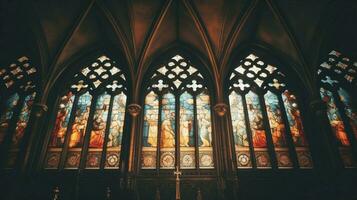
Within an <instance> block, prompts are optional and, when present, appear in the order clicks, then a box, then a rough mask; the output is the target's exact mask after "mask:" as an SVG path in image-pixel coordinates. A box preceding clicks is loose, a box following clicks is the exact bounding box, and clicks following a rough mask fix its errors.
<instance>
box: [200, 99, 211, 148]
mask: <svg viewBox="0 0 357 200" xmlns="http://www.w3.org/2000/svg"><path fill="white" fill-rule="evenodd" d="M196 106H197V123H198V130H199V131H198V132H199V136H200V143H201V144H200V147H210V146H211V145H212V128H211V112H210V104H209V96H208V95H206V94H200V95H198V96H197V105H196Z"/></svg>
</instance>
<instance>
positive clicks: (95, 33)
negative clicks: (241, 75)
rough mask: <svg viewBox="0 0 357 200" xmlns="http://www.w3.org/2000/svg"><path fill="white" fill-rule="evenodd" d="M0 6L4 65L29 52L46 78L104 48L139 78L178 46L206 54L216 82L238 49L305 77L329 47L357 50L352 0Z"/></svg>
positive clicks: (104, 0)
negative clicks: (275, 58)
mask: <svg viewBox="0 0 357 200" xmlns="http://www.w3.org/2000/svg"><path fill="white" fill-rule="evenodd" d="M0 7H1V10H0V11H1V12H0V13H2V14H1V16H0V17H1V22H2V23H1V24H2V25H1V28H0V30H1V32H0V34H1V35H0V36H1V37H0V46H1V47H2V50H3V51H2V55H0V61H6V60H8V59H13V58H15V57H17V56H20V55H22V54H24V55H26V54H30V55H32V56H33V57H34V59H36V60H37V61H38V64H39V65H40V68H41V71H42V75H43V77H52V75H51V74H57V73H59V72H61V70H63V69H62V68H63V67H64V66H65V65H66V63H68V62H69V61H70V60H71V59H73V57H76V56H78V55H83V52H87V51H89V50H90V49H95V48H97V47H106V46H117V47H118V49H120V51H121V52H122V54H123V55H124V56H125V60H126V62H127V63H128V67H129V68H130V71H131V73H132V74H131V76H132V78H133V80H135V79H139V78H140V76H142V73H144V72H145V71H146V69H147V67H148V65H149V64H150V62H151V61H152V60H153V59H155V58H157V56H158V55H159V54H160V53H162V52H164V51H165V49H167V48H168V47H170V46H171V45H172V44H175V43H180V44H184V45H186V46H187V48H189V49H191V50H192V51H194V52H197V53H198V54H200V55H202V57H203V59H205V60H207V63H208V64H209V66H210V71H211V73H212V74H213V76H214V77H216V79H220V78H222V77H221V76H222V74H224V71H225V70H226V68H227V67H229V66H228V64H229V61H230V59H232V56H233V54H232V52H234V51H235V50H236V49H244V48H246V47H247V46H249V45H251V44H258V45H261V46H263V47H265V48H266V49H269V50H271V52H275V54H276V55H279V56H280V57H281V59H285V60H288V62H290V63H293V64H292V65H295V66H296V69H295V70H296V71H298V72H299V71H301V73H302V74H305V75H306V74H307V76H309V73H310V75H311V72H309V68H311V67H313V66H315V65H317V63H318V62H319V59H320V57H321V56H322V55H324V54H327V52H328V51H330V50H331V49H338V50H341V51H345V52H349V53H351V54H353V53H354V54H355V53H356V52H357V45H356V44H357V37H356V25H355V22H356V21H357V2H356V1H353V0H351V1H338V0H336V1H327V0H314V1H311V0H232V1H228V0H226V1H222V0H152V1H148V0H121V1H115V0H76V1H73V0H61V1H54V0H50V1H49V0H33V1H24V2H23V1H9V0H7V1H6V0H5V1H2V4H1V6H0ZM1 64H3V63H1ZM311 71H313V70H311ZM46 74H48V75H46ZM53 76H54V75H53ZM49 79H50V78H49Z"/></svg>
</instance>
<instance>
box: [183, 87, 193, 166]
mask: <svg viewBox="0 0 357 200" xmlns="http://www.w3.org/2000/svg"><path fill="white" fill-rule="evenodd" d="M193 108H194V100H193V97H192V95H190V94H189V93H187V92H185V93H183V94H182V95H181V96H180V157H181V159H180V163H181V168H183V169H184V168H186V169H187V168H195V138H194V132H193V125H194V124H193V122H194V120H193V115H194V113H193V112H194V109H193Z"/></svg>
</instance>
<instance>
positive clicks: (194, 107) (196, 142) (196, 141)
mask: <svg viewBox="0 0 357 200" xmlns="http://www.w3.org/2000/svg"><path fill="white" fill-rule="evenodd" d="M193 105H194V106H193V115H194V116H195V117H194V118H193V133H194V135H195V164H196V166H195V167H196V170H197V174H198V175H199V174H200V165H199V156H200V154H199V146H198V145H199V144H198V123H197V95H195V96H194V97H193Z"/></svg>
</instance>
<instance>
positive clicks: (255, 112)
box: [246, 91, 267, 147]
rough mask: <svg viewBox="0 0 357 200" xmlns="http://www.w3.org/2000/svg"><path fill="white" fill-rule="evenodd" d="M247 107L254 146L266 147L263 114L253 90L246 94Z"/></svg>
mask: <svg viewBox="0 0 357 200" xmlns="http://www.w3.org/2000/svg"><path fill="white" fill-rule="evenodd" d="M246 99H247V107H248V114H249V121H250V128H251V129H252V134H253V146H254V147H266V145H267V142H266V135H265V130H264V124H263V114H262V111H261V107H260V103H259V97H258V95H256V94H255V93H253V92H251V91H250V92H249V93H248V94H247V95H246Z"/></svg>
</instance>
